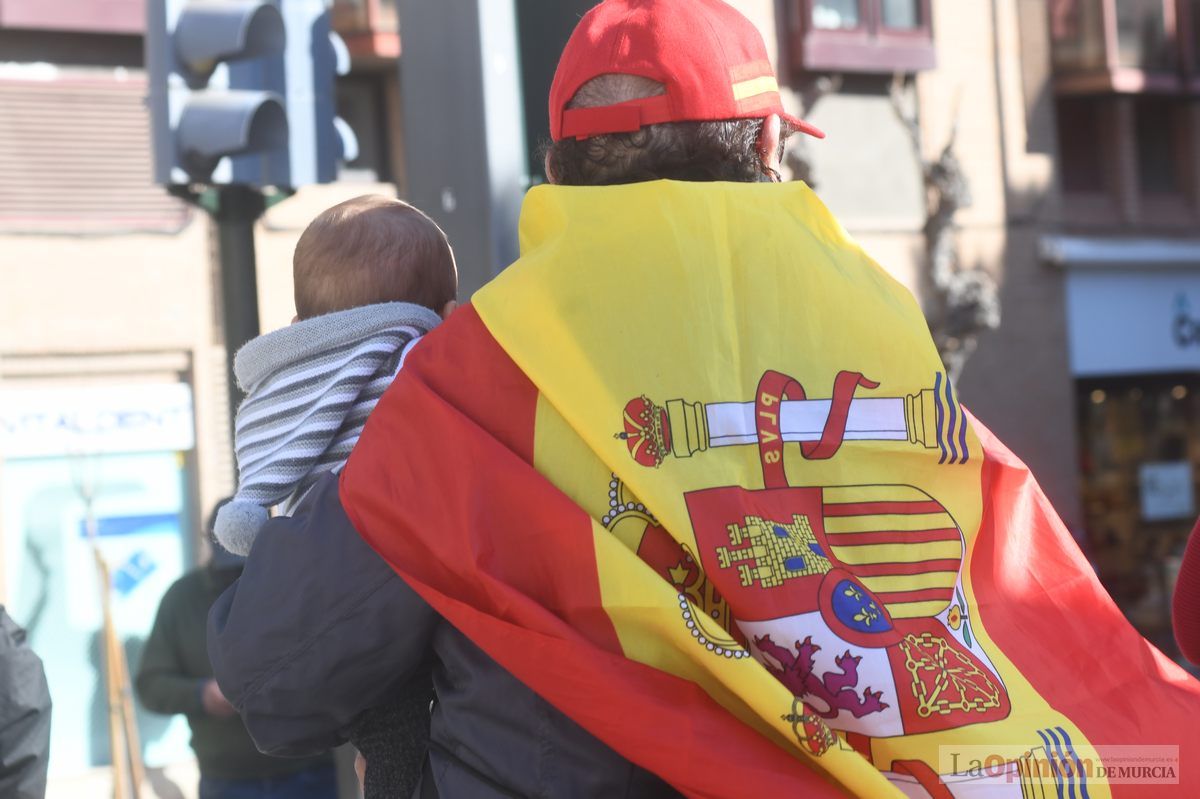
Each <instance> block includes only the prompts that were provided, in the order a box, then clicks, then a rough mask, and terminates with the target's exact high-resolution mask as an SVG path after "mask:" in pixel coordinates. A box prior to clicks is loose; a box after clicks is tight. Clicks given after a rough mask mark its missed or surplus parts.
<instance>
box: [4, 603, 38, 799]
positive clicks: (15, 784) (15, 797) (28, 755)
mask: <svg viewBox="0 0 1200 799" xmlns="http://www.w3.org/2000/svg"><path fill="white" fill-rule="evenodd" d="M49 762H50V689H49V687H48V686H47V685H46V674H45V672H44V671H43V669H42V661H41V660H40V659H39V658H38V656H37V655H35V654H34V653H33V650H31V649H30V648H29V645H28V644H27V643H26V642H25V631H24V630H22V629H21V628H20V627H18V626H17V624H16V622H14V621H13V620H12V619H11V618H10V617H9V615H8V613H7V612H6V611H5V610H4V606H3V605H0V796H4V797H11V799H42V797H44V796H45V795H46V769H47V767H48V766H49Z"/></svg>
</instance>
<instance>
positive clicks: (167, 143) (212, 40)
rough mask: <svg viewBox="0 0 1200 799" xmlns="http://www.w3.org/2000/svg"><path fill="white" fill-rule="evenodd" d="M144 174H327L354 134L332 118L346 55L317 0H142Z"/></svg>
mask: <svg viewBox="0 0 1200 799" xmlns="http://www.w3.org/2000/svg"><path fill="white" fill-rule="evenodd" d="M146 7H147V27H146V69H147V72H148V77H149V98H148V101H149V107H150V120H151V129H152V138H153V145H154V176H155V180H156V182H158V183H160V184H163V185H167V186H171V185H188V184H196V183H199V184H208V185H214V186H222V185H241V186H248V187H252V188H262V187H265V186H276V187H281V188H296V187H298V186H303V185H307V184H310V183H328V182H330V181H332V180H334V179H335V178H336V176H337V163H338V161H339V160H341V159H342V158H344V157H346V156H350V157H352V156H353V151H354V149H355V148H356V143H355V142H354V140H353V134H351V133H350V132H349V129H348V128H347V127H346V125H345V123H342V122H341V121H340V120H337V118H336V91H335V80H336V75H337V74H339V73H342V74H344V73H345V72H346V71H347V70H348V68H349V57H348V54H346V52H345V47H344V46H343V45H341V41H340V39H338V38H337V36H336V34H334V33H333V32H332V31H331V30H330V27H329V11H328V9H327V8H326V6H325V3H324V2H323V0H283V3H282V5H281V3H280V0H148V2H147V6H146Z"/></svg>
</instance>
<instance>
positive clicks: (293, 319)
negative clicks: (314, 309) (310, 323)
mask: <svg viewBox="0 0 1200 799" xmlns="http://www.w3.org/2000/svg"><path fill="white" fill-rule="evenodd" d="M299 321H300V314H296V315H295V316H293V317H292V321H290V322H288V324H289V325H294V324H296V323H297V322H299Z"/></svg>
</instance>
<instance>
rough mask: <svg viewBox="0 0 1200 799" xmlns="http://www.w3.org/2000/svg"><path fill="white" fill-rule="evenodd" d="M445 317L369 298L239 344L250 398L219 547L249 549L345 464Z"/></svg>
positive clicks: (219, 524) (219, 523) (237, 367)
mask: <svg viewBox="0 0 1200 799" xmlns="http://www.w3.org/2000/svg"><path fill="white" fill-rule="evenodd" d="M440 321H441V317H439V316H438V315H437V314H436V313H434V312H433V311H431V310H429V309H428V308H423V307H421V306H419V305H412V304H410V303H404V302H390V303H381V304H378V305H367V306H363V307H361V308H352V309H350V310H348V311H338V312H336V313H331V314H325V315H323V316H317V317H313V318H312V319H306V320H304V321H302V322H296V323H295V324H293V325H291V326H289V327H285V328H283V329H281V330H276V331H274V332H272V333H267V334H266V335H262V336H259V337H258V338H256V339H254V340H252V341H250V342H249V343H247V344H246V345H245V346H244V347H242V348H241V349H240V350H239V351H238V353H237V357H236V358H235V359H234V373H235V374H236V375H237V380H238V385H239V386H241V387H242V390H243V391H245V392H246V399H245V400H243V402H242V404H241V407H239V408H238V412H237V420H236V425H235V436H234V438H235V449H236V451H237V464H238V488H237V493H236V494H234V497H233V501H232V502H229V503H228V504H226V505H225V506H224V507H223V508H221V510H220V511H219V512H218V514H217V520H216V525H215V529H214V533H215V534H216V537H217V540H218V541H219V542H220V543H221V546H223V547H225V548H226V549H227V550H229V551H230V552H233V553H235V554H238V555H246V554H249V552H250V546H251V545H252V544H253V543H254V538H255V536H256V535H257V534H258V531H259V529H260V528H261V527H262V526H263V525H264V524H266V521H267V518H268V517H269V509H270V508H272V507H275V506H277V505H279V506H281V511H282V512H284V513H289V512H290V511H291V510H292V509H293V508H294V507H295V505H296V504H297V503H298V502H299V501H300V499H301V497H303V496H304V494H305V492H307V491H308V489H309V488H310V487H312V485H313V483H315V482H316V480H317V478H319V477H320V476H321V475H323V474H325V473H326V472H330V471H333V470H336V469H338V468H340V467H341V465H342V464H343V463H345V461H346V458H347V457H349V455H350V450H351V449H353V448H354V444H355V442H356V441H358V437H359V434H360V433H361V432H362V428H363V424H364V423H365V422H366V421H367V415H368V414H370V413H371V410H372V409H373V408H374V407H375V403H377V402H378V401H379V398H380V396H382V395H383V392H384V390H385V389H387V387H388V386H389V385H390V384H391V382H392V379H393V378H394V377H395V376H396V372H397V371H398V370H399V369H400V366H401V365H402V363H403V359H404V355H405V353H406V352H407V348H408V346H409V345H410V344H411V343H412V342H413V340H414V339H416V338H418V337H420V336H422V335H424V334H425V333H428V332H429V331H430V330H432V329H433V328H434V327H435V326H436V325H437V324H438V323H439V322H440Z"/></svg>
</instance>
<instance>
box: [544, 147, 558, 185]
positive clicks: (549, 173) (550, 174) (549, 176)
mask: <svg viewBox="0 0 1200 799" xmlns="http://www.w3.org/2000/svg"><path fill="white" fill-rule="evenodd" d="M542 165H543V166H544V167H545V169H546V180H547V181H548V182H549V183H552V184H554V183H558V175H556V174H554V170H552V169H551V168H550V151H549V150H546V158H545V160H544V161H543V162H542Z"/></svg>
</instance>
